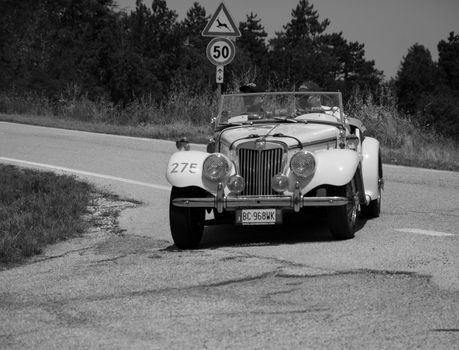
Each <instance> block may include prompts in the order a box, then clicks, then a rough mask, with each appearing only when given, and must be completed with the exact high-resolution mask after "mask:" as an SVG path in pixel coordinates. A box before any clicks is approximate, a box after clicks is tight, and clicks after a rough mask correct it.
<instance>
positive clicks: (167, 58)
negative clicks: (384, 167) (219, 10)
mask: <svg viewBox="0 0 459 350" xmlns="http://www.w3.org/2000/svg"><path fill="white" fill-rule="evenodd" d="M0 4H1V8H2V11H0V92H2V93H3V94H2V98H4V99H3V102H2V101H0V109H1V110H6V109H11V106H12V105H16V106H15V108H14V109H15V110H20V109H21V107H20V105H19V104H20V103H16V102H15V101H19V100H20V99H21V98H22V99H23V100H25V101H26V102H27V103H28V104H29V106H30V105H31V104H32V103H36V102H37V101H41V102H43V103H44V104H43V105H36V106H35V107H34V109H36V110H37V111H38V113H41V114H43V113H45V114H52V115H63V114H65V115H72V113H73V112H74V113H73V114H74V116H75V117H77V116H78V118H80V119H83V120H85V119H88V120H91V119H93V116H95V115H98V117H97V118H96V119H98V120H101V121H106V120H110V121H114V122H115V123H117V124H127V123H130V121H131V120H138V121H139V123H146V122H149V121H151V120H156V119H158V118H159V119H161V118H163V117H164V116H167V118H170V116H169V111H171V110H172V109H171V108H169V107H167V108H166V107H165V106H167V105H168V104H169V103H170V101H175V97H176V94H177V92H180V94H183V92H184V91H186V96H187V97H189V98H190V99H191V100H195V99H199V98H200V96H212V95H213V94H214V91H216V83H215V67H214V66H213V65H212V64H211V63H210V62H209V61H208V60H207V59H206V56H205V50H206V46H207V44H208V42H209V40H210V39H209V38H204V37H202V35H201V32H202V30H203V28H204V27H205V24H206V23H207V22H208V20H209V16H208V15H207V14H206V11H205V9H204V7H202V6H201V5H200V4H199V3H198V2H194V3H193V4H192V6H191V7H190V9H189V10H188V12H187V14H186V16H185V18H184V19H183V20H181V21H179V20H178V15H177V13H176V12H175V11H174V10H172V9H169V8H168V6H167V1H166V0H153V1H152V3H151V6H147V5H146V4H145V3H144V1H143V0H136V6H135V9H134V10H132V11H130V12H124V11H120V10H118V9H117V8H116V5H115V0H22V1H14V0H0ZM329 25H330V21H329V20H328V19H327V18H322V17H321V16H320V15H319V13H318V11H317V10H316V9H315V8H314V6H313V4H312V2H310V1H308V0H298V3H297V5H296V6H295V7H294V8H293V9H292V11H291V17H290V20H289V21H288V22H287V23H286V24H285V25H284V26H283V29H282V30H281V31H279V32H278V33H275V35H274V37H273V38H270V39H268V37H267V34H266V32H265V30H264V26H263V22H262V19H261V18H259V17H258V15H257V14H256V13H253V12H251V13H250V14H248V15H247V16H246V19H245V20H244V21H242V22H240V23H239V29H240V31H241V33H242V36H241V37H240V38H238V39H237V40H236V46H237V55H236V57H235V59H234V61H233V63H232V64H230V65H228V66H226V67H225V84H224V85H223V91H224V92H225V91H226V92H230V91H237V90H238V84H243V83H248V82H256V83H257V84H258V85H259V86H262V87H264V88H265V89H268V90H285V89H287V90H293V89H296V88H298V87H299V85H300V84H301V83H302V82H303V81H308V80H312V81H315V82H316V83H318V84H319V85H320V86H321V87H322V89H326V90H339V91H341V92H342V93H343V96H344V100H345V101H348V100H349V99H350V98H352V96H353V94H354V92H355V91H359V90H360V91H364V90H365V91H369V92H371V93H372V95H373V96H376V97H375V98H376V99H378V98H379V95H378V91H379V90H380V89H381V88H382V87H383V86H384V84H386V82H384V81H383V75H382V72H380V71H378V70H377V69H376V68H375V62H374V61H373V60H367V59H366V58H365V47H364V45H363V44H362V43H359V42H355V41H348V40H347V39H345V37H344V35H343V33H342V32H339V33H334V32H331V31H330V30H329ZM438 50H439V60H438V63H436V62H433V60H432V56H431V54H430V52H429V51H428V50H427V49H425V48H424V47H423V46H422V45H420V44H416V45H414V46H413V47H411V48H409V50H408V53H407V55H406V57H404V58H403V60H402V62H401V66H400V70H399V72H398V74H397V77H396V78H395V80H394V81H393V82H392V83H393V85H394V86H395V87H396V91H397V93H396V98H397V101H398V108H397V109H398V111H399V112H400V113H402V114H407V115H410V120H411V121H412V122H414V123H416V124H417V125H418V126H419V127H421V128H424V129H425V128H428V129H431V128H432V127H433V128H435V129H436V130H437V131H438V132H442V133H444V134H445V135H448V136H452V137H458V133H457V129H458V120H457V118H458V117H457V115H458V114H457V113H456V111H457V106H458V102H457V101H458V100H457V96H458V94H459V58H458V57H459V35H457V34H455V33H454V32H451V33H450V34H449V37H448V38H447V40H442V41H440V42H439V44H438ZM5 99H6V100H8V101H9V102H8V103H6V104H5ZM76 101H78V102H76ZM145 101H148V105H149V107H148V108H147V110H148V112H145V111H144V112H142V113H140V114H138V113H135V114H134V116H132V117H131V116H128V115H126V113H125V112H124V111H130V110H132V106H144V105H145ZM2 103H3V106H2ZM101 106H103V107H102V108H101ZM136 108H137V107H136ZM63 109H66V110H65V111H63ZM29 110H30V109H29ZM164 111H167V112H164ZM183 111H184V110H180V113H179V115H180V117H184V118H185V119H186V120H188V119H192V120H195V119H196V117H194V116H183V115H182V112H183ZM191 113H194V112H191ZM115 119H116V120H115Z"/></svg>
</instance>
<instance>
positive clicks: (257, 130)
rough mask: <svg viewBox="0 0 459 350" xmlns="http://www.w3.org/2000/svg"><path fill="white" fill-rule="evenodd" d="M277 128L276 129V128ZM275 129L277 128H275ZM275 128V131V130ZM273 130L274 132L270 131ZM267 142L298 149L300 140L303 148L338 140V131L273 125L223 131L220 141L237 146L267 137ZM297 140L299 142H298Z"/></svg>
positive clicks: (293, 125)
mask: <svg viewBox="0 0 459 350" xmlns="http://www.w3.org/2000/svg"><path fill="white" fill-rule="evenodd" d="M275 126H276V127H275ZM274 127H275V128H274ZM273 128H274V129H273ZM270 130H272V131H270ZM268 133H269V135H268V136H267V137H266V140H267V141H270V140H276V141H282V142H284V143H286V144H287V145H288V147H289V148H292V147H298V141H297V140H299V141H300V142H301V143H302V145H303V146H305V145H309V144H314V143H317V142H323V141H327V140H333V139H336V137H337V134H338V129H337V128H336V127H335V126H330V125H323V124H312V123H311V124H302V123H285V124H284V123H277V124H275V123H272V124H261V125H251V126H246V125H245V126H240V127H234V128H228V129H225V130H223V131H222V133H221V136H220V140H221V142H222V143H223V144H226V145H227V146H230V145H231V144H233V146H237V145H238V144H240V143H243V142H247V141H248V140H250V139H256V138H258V137H263V136H265V135H267V134H268ZM296 139H297V140H296Z"/></svg>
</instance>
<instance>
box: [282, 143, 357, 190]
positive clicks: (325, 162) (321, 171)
mask: <svg viewBox="0 0 459 350" xmlns="http://www.w3.org/2000/svg"><path fill="white" fill-rule="evenodd" d="M315 156H316V172H315V173H314V177H313V178H312V179H311V180H310V182H309V183H302V181H300V186H301V188H302V191H301V192H302V193H303V194H304V193H307V192H309V191H310V190H312V189H314V188H316V187H318V186H321V185H333V186H344V185H346V184H348V183H349V182H350V181H351V180H352V178H353V177H354V175H355V172H356V171H357V168H358V166H359V163H360V156H359V154H358V153H357V152H355V151H352V150H348V149H334V150H329V151H323V152H317V153H316V154H315ZM290 176H292V174H291V175H290ZM305 182H307V179H306V181H305Z"/></svg>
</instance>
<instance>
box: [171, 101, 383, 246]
mask: <svg viewBox="0 0 459 350" xmlns="http://www.w3.org/2000/svg"><path fill="white" fill-rule="evenodd" d="M311 95H314V96H320V98H321V99H322V104H321V105H320V106H316V107H307V106H306V107H305V106H304V101H305V100H307V98H308V97H309V96H311ZM255 98H256V100H257V101H258V104H257V106H255V107H254V108H258V110H256V111H250V112H247V111H246V109H247V108H253V106H252V107H250V106H249V107H247V106H246V104H247V101H249V102H250V101H254V100H255ZM260 101H261V102H260ZM300 101H303V105H301V103H300ZM342 111H343V106H342V98H341V94H340V93H339V92H307V93H290V92H286V93H262V94H233V95H223V96H222V99H221V102H220V108H219V114H218V116H217V118H216V119H215V121H214V122H215V137H214V141H213V142H212V143H211V144H209V147H208V152H200V151H190V150H185V149H187V148H188V147H186V146H187V145H181V146H180V143H178V144H179V148H181V150H179V151H178V152H176V153H174V154H173V155H172V156H171V158H170V160H169V163H168V166H167V170H166V178H167V180H168V181H169V183H170V184H171V185H172V186H173V191H172V195H171V203H170V214H171V232H172V236H173V238H174V242H175V243H176V245H177V246H178V247H180V248H194V247H196V246H197V245H198V244H199V240H200V237H201V235H202V229H203V226H204V225H206V222H201V221H202V220H201V221H200V222H199V223H198V224H197V225H195V224H194V223H193V216H197V215H198V214H199V215H198V216H199V217H200V218H202V213H201V212H203V211H204V210H207V211H213V212H214V214H215V218H216V219H219V218H222V217H225V218H226V219H228V218H230V221H231V220H232V221H233V222H235V223H236V222H237V223H238V224H276V223H281V222H282V216H283V214H284V212H286V211H289V212H294V213H298V215H301V212H302V211H303V210H307V208H308V207H328V208H329V209H328V211H329V216H330V230H331V231H332V233H333V236H334V237H336V238H337V239H344V238H351V237H353V235H354V231H355V221H356V217H357V214H358V213H359V212H360V209H362V211H363V212H366V214H367V216H368V217H376V216H379V211H380V203H381V189H382V187H383V177H382V164H381V157H380V150H379V142H378V141H377V140H376V139H374V138H371V137H366V136H364V131H365V129H364V127H363V126H362V125H361V123H360V122H359V121H358V120H356V119H352V118H347V117H346V116H345V115H344V113H343V112H342ZM183 146H185V147H183ZM297 153H298V154H297ZM292 158H294V159H293V160H292ZM206 162H207V163H206ZM242 183H243V184H242ZM242 187H243V189H242V190H241V188H242ZM268 212H269V213H270V214H269V215H268V214H266V213H268ZM252 216H253V217H254V218H257V219H256V220H255V219H254V220H252V221H251V220H249V219H250V218H251V217H252ZM279 216H280V218H279ZM265 217H267V219H266V220H264V218H265ZM346 217H347V218H348V220H347V221H346ZM247 218H249V219H247ZM246 219H247V220H246ZM258 219H259V220H258ZM216 221H217V222H218V220H216ZM214 222H215V220H214ZM195 226H197V227H195ZM341 226H344V228H343V230H341V228H340V227H341ZM196 231H197V233H196ZM341 231H342V232H341Z"/></svg>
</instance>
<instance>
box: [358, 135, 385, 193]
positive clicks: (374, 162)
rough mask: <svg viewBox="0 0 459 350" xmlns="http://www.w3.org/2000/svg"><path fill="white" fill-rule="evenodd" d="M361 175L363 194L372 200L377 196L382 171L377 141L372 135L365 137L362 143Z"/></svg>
mask: <svg viewBox="0 0 459 350" xmlns="http://www.w3.org/2000/svg"><path fill="white" fill-rule="evenodd" d="M362 155H363V160H362V175H363V185H364V187H365V194H366V195H368V196H370V198H371V200H374V199H376V198H377V196H378V180H379V177H380V175H381V177H382V173H381V174H380V171H381V172H382V169H380V165H381V164H380V153H379V141H378V140H376V139H374V138H372V137H365V140H364V141H363V143H362Z"/></svg>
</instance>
